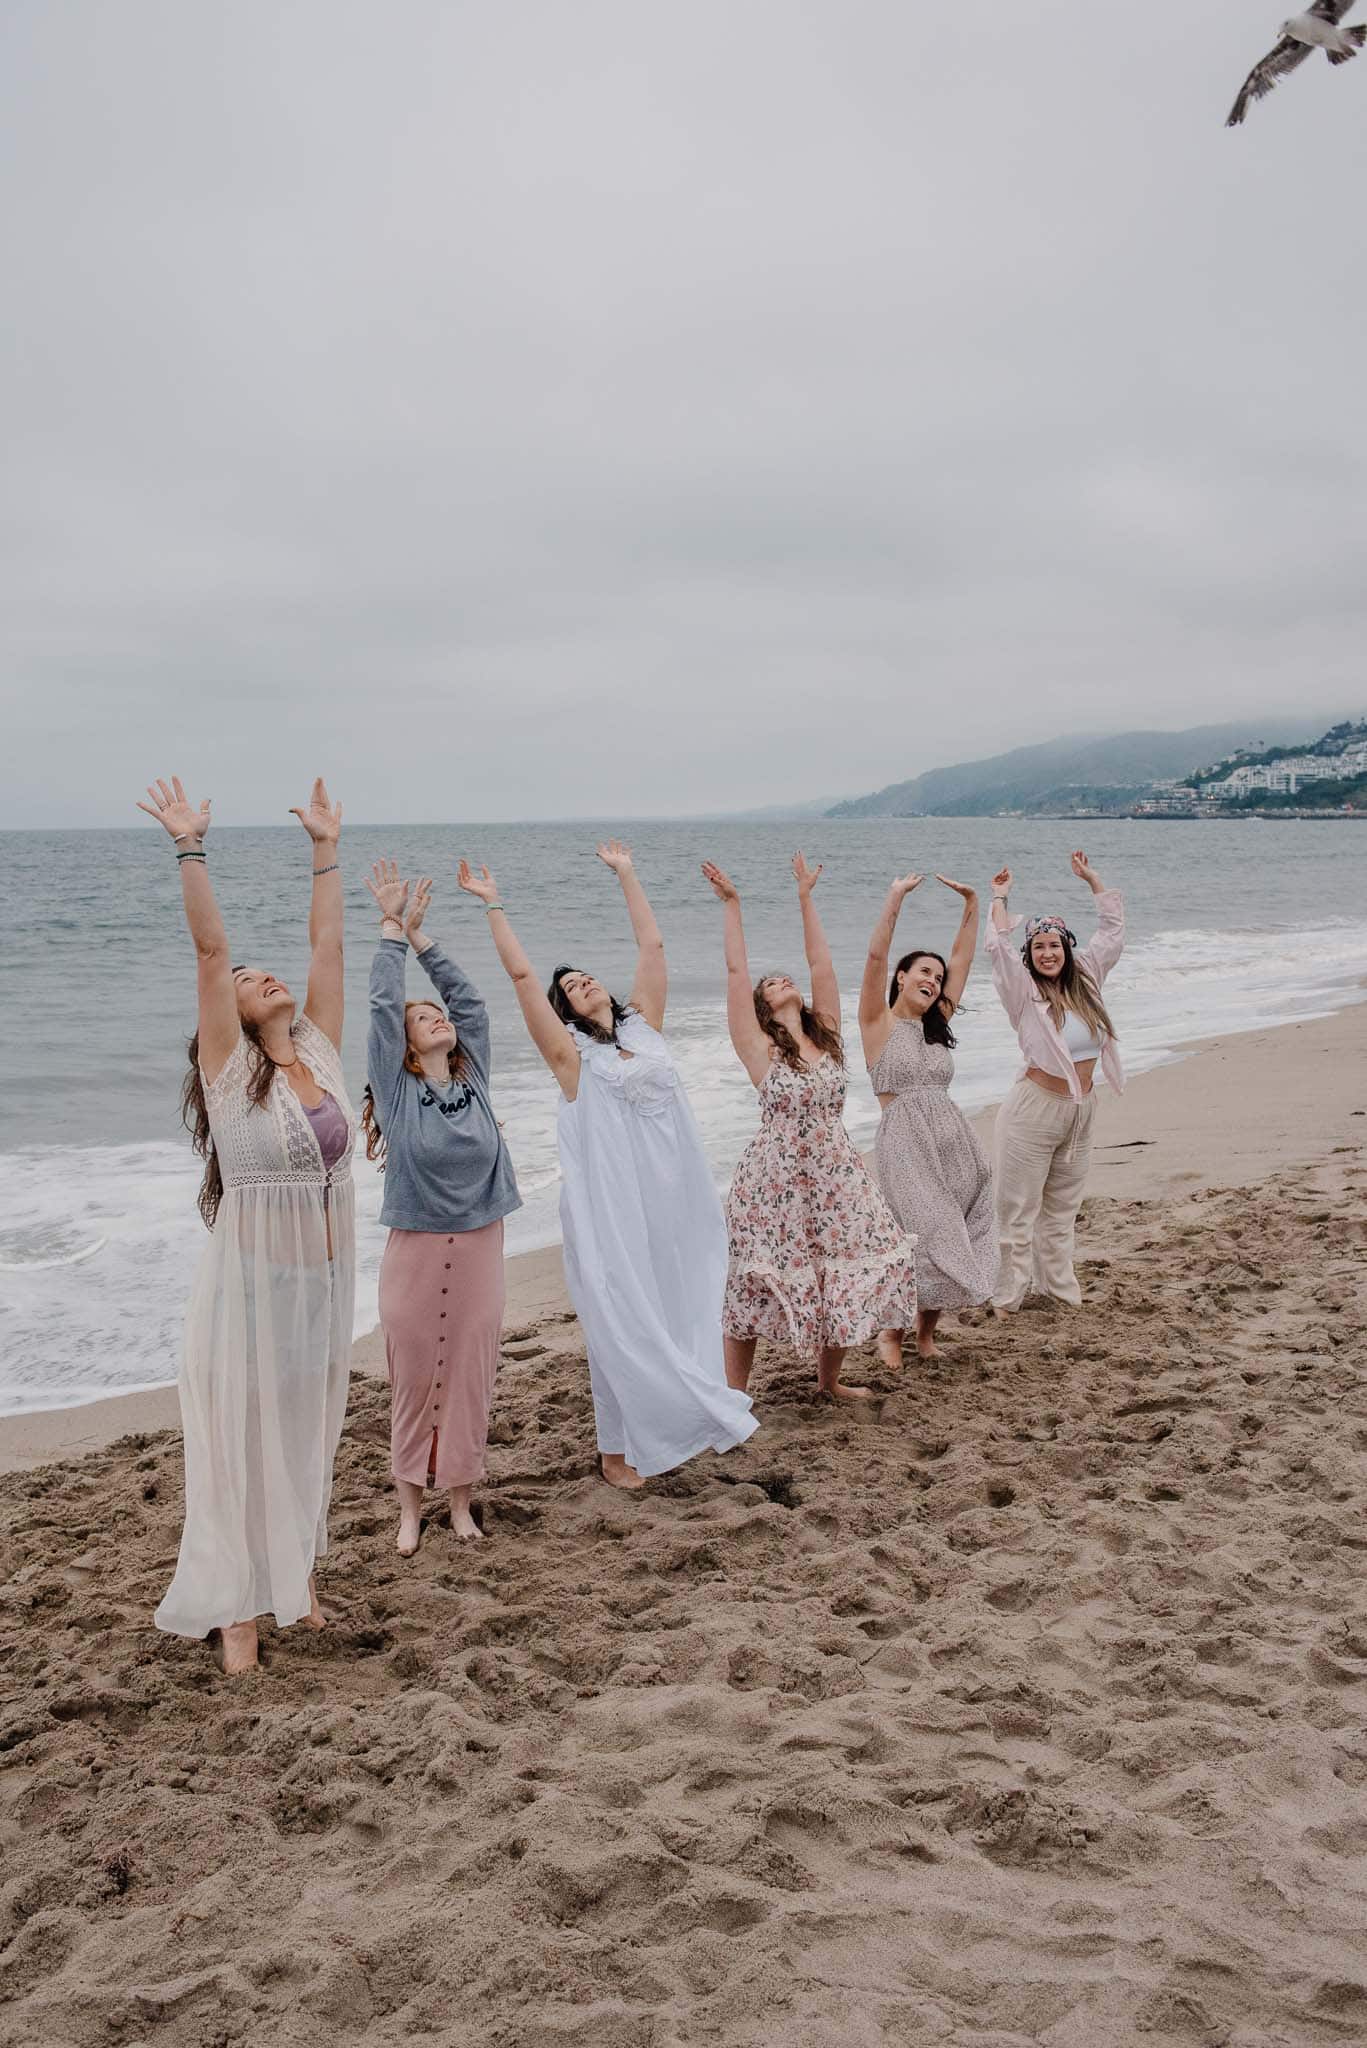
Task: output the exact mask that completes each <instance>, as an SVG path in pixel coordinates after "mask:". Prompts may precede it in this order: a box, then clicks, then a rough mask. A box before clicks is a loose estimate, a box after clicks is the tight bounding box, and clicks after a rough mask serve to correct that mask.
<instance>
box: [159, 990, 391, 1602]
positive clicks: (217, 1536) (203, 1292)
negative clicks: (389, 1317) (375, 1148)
mask: <svg viewBox="0 0 1367 2048" xmlns="http://www.w3.org/2000/svg"><path fill="white" fill-rule="evenodd" d="M294 1043H295V1045H296V1046H297V1048H298V1051H299V1056H300V1058H301V1059H302V1060H303V1061H304V1062H305V1064H306V1065H307V1066H308V1067H309V1068H310V1070H311V1071H312V1073H313V1075H314V1078H315V1079H316V1081H317V1082H318V1085H319V1087H320V1088H325V1089H327V1090H328V1092H329V1093H330V1094H331V1095H332V1096H333V1097H334V1099H335V1100H336V1102H337V1103H338V1105H339V1106H340V1107H341V1109H342V1110H343V1111H344V1113H345V1115H346V1119H347V1129H348V1142H347V1149H346V1151H345V1152H344V1153H343V1155H342V1157H341V1159H340V1160H339V1161H338V1162H337V1164H336V1165H335V1166H334V1167H333V1168H332V1170H331V1172H327V1171H326V1170H325V1169H324V1166H323V1160H322V1153H321V1152H320V1150H319V1147H318V1141H317V1139H316V1138H315V1137H314V1135H313V1131H312V1128H311V1126H310V1124H309V1121H308V1118H307V1117H306V1116H305V1115H304V1112H303V1109H302V1107H301V1106H300V1103H299V1099H298V1097H297V1096H296V1094H295V1092H294V1090H293V1089H292V1088H291V1087H290V1086H289V1084H288V1082H287V1081H286V1080H285V1079H284V1077H283V1075H280V1074H277V1075H276V1077H275V1080H274V1082H273V1084H272V1087H271V1092H270V1095H269V1096H268V1097H267V1099H266V1101H265V1103H264V1104H263V1105H262V1106H261V1108H260V1109H253V1108H252V1106H251V1104H250V1103H249V1101H248V1099H247V1075H248V1072H249V1068H250V1058H249V1048H248V1044H247V1041H246V1039H245V1038H240V1039H239V1040H238V1042H237V1046H236V1048H235V1050H234V1052H233V1054H232V1056H231V1058H230V1059H229V1061H228V1063H227V1065H226V1066H225V1067H224V1069H223V1071H222V1073H221V1074H219V1076H218V1077H217V1079H216V1080H215V1081H214V1082H213V1083H212V1084H208V1083H206V1086H205V1094H206V1098H207V1102H208V1110H209V1123H210V1127H211V1129H212V1131H213V1137H214V1144H215V1147H216V1148H217V1151H218V1157H219V1163H220V1166H221V1168H222V1172H223V1200H222V1204H221V1206H220V1208H219V1211H218V1219H217V1221H216V1223H215V1224H214V1228H213V1232H212V1235H211V1236H210V1239H209V1243H208V1246H207V1248H206V1250H205V1253H204V1257H203V1259H202V1260H201V1262H200V1267H199V1271H198V1273H197V1274H196V1276H195V1281H194V1286H193V1288H192V1291H191V1295H190V1306H189V1313H188V1316H187V1319H186V1329H185V1353H184V1358H183V1362H182V1365H181V1372H180V1408H181V1419H182V1425H183V1429H184V1436H185V1526H184V1529H183V1530H182V1532H181V1539H180V1558H179V1561H178V1563H177V1565H176V1574H175V1578H174V1579H173V1580H172V1582H171V1586H170V1589H169V1590H168V1592H167V1594H166V1597H165V1599H164V1600H163V1601H162V1603H161V1605H160V1607H159V1608H158V1609H157V1612H156V1624H157V1627H158V1628H162V1629H167V1630H169V1631H170V1632H171V1633H172V1634H175V1635H184V1636H204V1635H207V1634H208V1632H209V1630H210V1629H212V1628H223V1627H226V1626H227V1625H229V1624H230V1623H232V1622H235V1621H248V1620H251V1619H252V1618H253V1617H254V1616H256V1615H258V1614H273V1615H274V1616H275V1619H276V1621H277V1623H278V1624H279V1625H280V1626H281V1627H285V1626H287V1625H288V1624H289V1623H290V1622H294V1621H298V1620H300V1619H301V1617H302V1616H304V1615H305V1614H307V1613H308V1611H309V1589H308V1581H309V1574H310V1573H311V1572H312V1570H313V1564H314V1559H315V1558H317V1557H321V1556H322V1555H323V1553H324V1552H325V1550H326V1549H327V1508H328V1497H329V1495H330V1493H331V1491H332V1461H333V1457H334V1455H335V1453H336V1449H337V1441H338V1438H339V1437H340V1435H341V1432H342V1421H343V1418H344V1416H345V1413H346V1397H347V1380H348V1375H349V1369H350V1359H351V1324H352V1301H353V1295H354V1291H355V1275H356V1254H355V1236H356V1232H355V1203H354V1196H353V1190H352V1183H351V1152H352V1146H353V1144H354V1142H355V1136H356V1119H355V1115H354V1113H353V1111H352V1107H351V1104H350V1102H349V1101H348V1100H347V1095H346V1086H345V1082H344V1081H343V1078H342V1062H341V1059H340V1057H339V1055H338V1052H337V1049H336V1047H335V1046H334V1045H333V1044H332V1042H331V1040H330V1039H329V1038H327V1037H326V1036H325V1034H324V1033H323V1032H322V1031H320V1030H319V1029H318V1027H317V1025H315V1024H313V1023H312V1022H310V1020H309V1019H308V1018H306V1017H305V1018H301V1019H300V1021H299V1023H298V1024H297V1025H296V1026H295V1030H294ZM329 1223H330V1224H331V1234H332V1257H331V1259H329V1258H328V1225H329Z"/></svg>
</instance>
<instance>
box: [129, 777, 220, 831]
mask: <svg viewBox="0 0 1367 2048" xmlns="http://www.w3.org/2000/svg"><path fill="white" fill-rule="evenodd" d="M147 794H148V795H149V796H150V797H151V799H152V801H151V803H150V804H145V803H143V802H142V800H141V799H139V801H138V809H139V810H140V811H146V813H147V815H148V817H149V818H155V819H156V821H157V823H158V824H159V825H164V826H165V827H166V829H167V831H168V832H169V833H170V835H171V837H172V838H173V839H202V838H203V837H204V835H205V833H206V832H207V831H208V829H209V823H210V820H209V799H208V798H207V797H206V798H205V799H204V802H203V803H202V804H200V806H199V807H198V809H196V808H195V806H194V804H192V803H191V801H190V799H189V797H188V796H186V794H185V790H184V786H183V785H182V783H181V779H180V777H179V776H178V775H173V776H172V777H171V780H170V782H169V784H168V783H166V782H162V781H157V782H155V783H152V782H149V783H148V785H147Z"/></svg>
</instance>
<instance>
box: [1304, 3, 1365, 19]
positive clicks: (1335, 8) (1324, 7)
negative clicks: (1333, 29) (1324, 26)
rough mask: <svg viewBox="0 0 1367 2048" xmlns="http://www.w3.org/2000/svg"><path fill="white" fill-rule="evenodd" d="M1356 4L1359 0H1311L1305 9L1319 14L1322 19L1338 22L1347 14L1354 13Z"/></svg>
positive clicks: (1307, 11) (1308, 12) (1309, 12)
mask: <svg viewBox="0 0 1367 2048" xmlns="http://www.w3.org/2000/svg"><path fill="white" fill-rule="evenodd" d="M1356 4H1357V0H1310V5H1309V6H1308V7H1307V8H1306V10H1305V11H1306V13H1307V14H1314V15H1317V16H1318V17H1319V19H1320V20H1321V21H1332V22H1335V23H1338V22H1340V21H1342V20H1343V17H1344V15H1345V14H1351V13H1352V11H1353V8H1354V7H1355V6H1356Z"/></svg>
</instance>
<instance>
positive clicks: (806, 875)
mask: <svg viewBox="0 0 1367 2048" xmlns="http://www.w3.org/2000/svg"><path fill="white" fill-rule="evenodd" d="M824 865H825V863H824V862H822V861H818V862H817V864H816V866H815V867H813V866H812V865H811V863H810V862H809V861H808V860H807V858H806V855H805V854H804V853H803V852H802V849H801V848H800V847H799V848H798V851H797V852H796V853H795V854H794V855H793V879H794V880H795V881H796V883H797V893H798V895H799V896H810V895H811V893H812V891H813V889H814V888H815V887H816V885H817V883H818V881H819V880H820V878H821V870H822V867H823V866H824Z"/></svg>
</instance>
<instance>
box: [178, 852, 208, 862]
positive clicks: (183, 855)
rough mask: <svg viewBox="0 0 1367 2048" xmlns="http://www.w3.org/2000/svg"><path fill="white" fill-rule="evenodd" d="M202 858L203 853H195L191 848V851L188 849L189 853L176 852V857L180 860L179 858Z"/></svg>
mask: <svg viewBox="0 0 1367 2048" xmlns="http://www.w3.org/2000/svg"><path fill="white" fill-rule="evenodd" d="M203 858H204V855H203V854H202V853H196V852H194V851H193V850H191V851H190V852H189V853H178V854H177V855H176V859H177V860H178V861H181V860H203Z"/></svg>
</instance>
